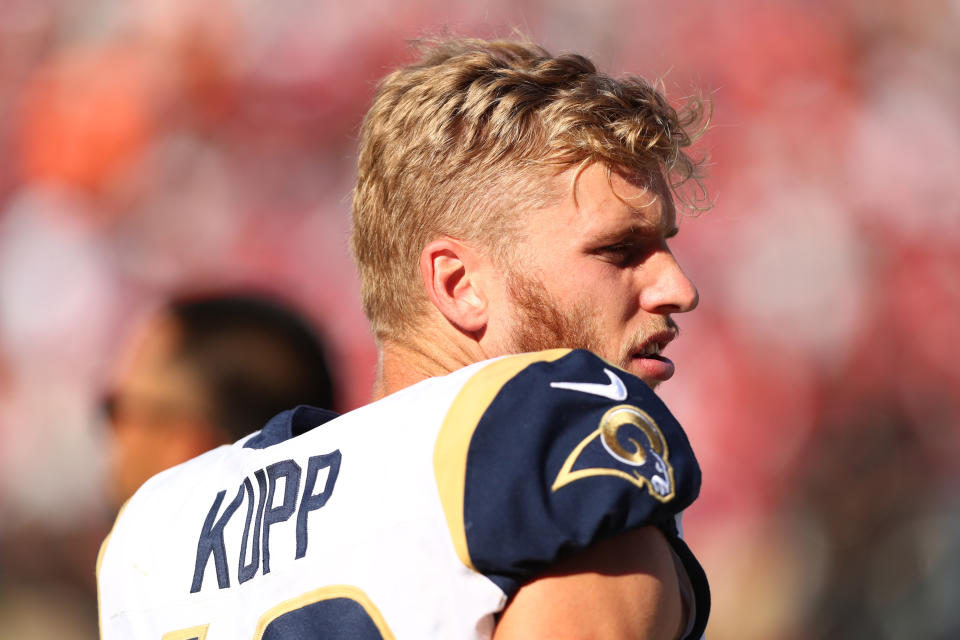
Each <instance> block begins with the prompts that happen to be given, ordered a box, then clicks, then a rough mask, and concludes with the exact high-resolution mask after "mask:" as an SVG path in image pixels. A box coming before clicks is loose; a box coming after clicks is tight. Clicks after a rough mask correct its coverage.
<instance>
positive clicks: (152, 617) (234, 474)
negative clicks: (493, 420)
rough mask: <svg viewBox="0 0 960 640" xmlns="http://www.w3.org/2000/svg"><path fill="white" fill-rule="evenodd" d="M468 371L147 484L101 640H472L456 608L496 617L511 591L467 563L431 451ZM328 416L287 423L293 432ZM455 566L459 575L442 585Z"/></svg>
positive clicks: (133, 512) (117, 555)
mask: <svg viewBox="0 0 960 640" xmlns="http://www.w3.org/2000/svg"><path fill="white" fill-rule="evenodd" d="M463 375H469V373H468V372H463ZM459 377H460V376H451V377H447V378H439V379H434V380H430V381H427V382H426V383H424V384H425V385H426V386H428V387H429V389H411V390H406V392H402V393H399V394H394V395H393V396H390V397H389V398H386V399H384V400H382V401H380V402H378V403H374V404H372V405H368V406H367V407H364V408H362V409H359V410H357V411H354V412H352V413H349V414H346V415H344V416H341V417H339V418H336V419H334V420H330V421H329V422H326V423H324V424H322V426H319V427H317V428H313V429H310V430H309V431H307V432H306V433H304V434H302V435H300V436H298V437H295V438H291V439H286V440H281V438H282V436H281V437H276V436H275V435H274V434H269V433H268V432H269V431H270V429H269V428H267V429H265V430H264V431H263V432H262V433H260V434H255V435H254V436H253V437H252V438H249V439H246V440H242V441H240V442H238V443H236V444H234V445H232V446H229V447H220V448H218V449H216V450H214V451H211V452H209V453H207V454H205V455H203V456H201V457H199V458H196V459H194V460H192V461H190V462H188V463H186V464H184V465H181V466H179V467H176V468H174V469H172V470H170V471H168V472H165V473H162V474H160V475H158V476H156V477H155V478H153V479H152V480H151V481H149V482H148V483H146V484H145V485H144V487H143V488H142V489H141V490H140V491H139V492H138V493H137V495H136V496H135V497H134V498H133V499H132V500H131V501H130V502H129V503H128V505H127V506H126V508H125V509H124V512H123V513H122V515H121V517H120V518H119V519H118V522H117V524H116V526H115V528H114V531H113V532H112V534H111V537H110V538H109V539H108V540H107V542H106V543H105V545H104V550H103V552H102V556H103V557H102V562H101V567H100V582H101V585H109V588H104V587H103V586H101V594H100V598H101V626H102V632H103V636H104V637H105V638H140V637H143V638H147V637H153V638H161V637H164V638H194V637H199V638H203V637H204V634H206V635H205V637H206V638H207V640H217V639H218V638H244V637H251V638H253V637H260V636H259V635H255V634H258V633H262V632H263V630H264V628H265V627H268V626H270V624H271V622H273V627H274V628H276V629H279V628H280V627H283V626H287V627H289V626H290V625H293V626H292V628H293V629H300V628H303V629H313V628H314V626H315V625H317V624H320V625H322V624H323V621H324V620H327V619H330V618H333V619H337V620H339V622H338V624H341V625H342V624H343V620H345V619H346V618H350V619H354V620H355V621H354V622H353V623H351V624H353V626H355V627H356V628H357V630H358V631H360V630H363V629H367V631H368V633H366V634H364V635H358V636H357V637H362V638H366V637H371V638H373V637H381V636H389V635H390V634H391V633H396V634H399V635H400V636H402V637H428V636H433V637H451V638H452V637H465V632H467V633H468V634H469V633H470V631H471V627H472V626H473V627H475V626H476V624H482V621H480V620H474V621H468V620H465V619H464V613H466V612H464V611H460V610H458V608H459V607H458V606H457V603H465V602H466V603H471V602H477V601H478V599H479V600H480V601H481V602H482V601H486V605H488V606H493V607H497V605H498V603H500V604H502V602H501V600H502V599H503V594H502V593H501V592H500V590H499V589H497V588H496V587H495V586H494V585H493V584H492V583H490V582H489V581H488V580H486V579H485V578H484V577H483V576H480V575H479V574H471V573H470V572H469V571H468V570H467V569H466V568H465V567H464V566H463V565H462V564H461V563H460V561H459V559H458V558H457V555H456V553H455V552H454V550H453V547H452V545H451V544H450V542H449V534H448V533H447V526H446V523H445V520H444V514H443V511H442V507H441V505H440V501H439V499H438V497H437V491H436V488H435V487H436V481H435V479H434V471H433V460H432V458H433V448H434V441H435V440H436V436H437V430H438V428H439V426H440V424H441V422H442V418H443V415H444V413H445V412H446V410H447V408H448V406H449V404H450V402H451V401H452V400H453V395H454V394H455V392H456V390H457V388H458V386H459ZM324 418H325V416H322V415H320V414H319V413H317V412H315V411H313V410H311V409H310V408H306V407H304V408H300V409H298V413H297V414H296V415H294V416H290V415H289V414H288V415H287V416H285V419H288V420H289V419H292V420H293V421H294V425H293V426H294V429H296V428H297V427H298V426H301V425H303V424H304V422H305V421H306V424H308V425H309V426H313V425H316V424H319V423H320V422H322V421H323V419H324ZM311 422H312V424H310V423H311ZM271 426H280V427H282V425H275V424H273V423H272V425H271ZM277 430H278V431H282V428H281V429H277ZM258 440H259V442H258ZM251 445H252V446H251ZM254 447H262V448H254ZM145 550H146V552H145ZM451 572H454V573H455V574H459V576H460V578H461V579H458V580H456V581H451V580H449V578H446V577H444V578H441V576H449V575H450V574H451ZM441 585H442V588H438V587H439V586H441ZM460 590H465V591H460ZM458 591H460V592H458ZM484 608H485V607H484V606H481V607H480V608H479V609H478V610H479V611H482V610H483V609H484ZM426 610H428V611H435V612H449V613H450V615H449V616H444V615H434V616H431V617H430V618H429V620H427V619H425V617H424V616H422V615H417V612H420V611H426ZM331 614H333V615H331ZM384 616H386V617H384ZM385 619H389V620H390V624H389V628H390V629H392V632H391V631H389V630H388V629H387V625H386V623H385V622H384V620H385ZM423 622H427V623H428V625H429V626H428V628H423V627H422V623H423ZM448 624H449V625H454V626H455V627H457V628H450V627H448V626H447V625H448ZM488 624H491V625H492V621H488ZM171 632H177V633H173V634H172V635H164V634H169V633H171ZM424 634H426V635H424ZM267 637H269V634H268V636H267ZM291 637H293V636H291ZM466 637H469V635H467V636H466Z"/></svg>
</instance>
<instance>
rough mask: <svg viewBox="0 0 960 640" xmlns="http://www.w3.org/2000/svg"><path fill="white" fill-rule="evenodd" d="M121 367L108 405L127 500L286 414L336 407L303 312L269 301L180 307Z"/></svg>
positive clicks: (220, 298)
mask: <svg viewBox="0 0 960 640" xmlns="http://www.w3.org/2000/svg"><path fill="white" fill-rule="evenodd" d="M119 365H120V366H119V367H118V371H117V375H116V376H115V379H114V382H113V386H112V388H111V390H110V392H109V393H108V395H107V398H106V402H105V405H106V407H105V408H106V409H107V417H108V419H109V421H110V424H111V426H112V432H113V434H114V439H113V443H114V447H113V460H112V468H111V485H112V486H111V492H112V493H113V497H114V498H115V499H116V500H118V501H123V500H125V499H126V498H128V497H129V496H130V495H131V494H132V493H133V492H134V491H135V490H136V489H137V487H139V486H140V485H141V484H142V483H143V482H144V481H145V480H146V479H147V478H149V477H150V476H152V475H154V474H155V473H157V472H159V471H162V470H163V469H166V468H168V467H170V466H173V465H175V464H179V463H180V462H183V461H185V460H188V459H190V458H192V457H194V456H196V455H199V454H200V453H203V452H204V451H207V450H209V449H211V448H213V447H216V446H218V445H221V444H226V443H230V442H233V441H235V440H237V439H239V438H241V437H243V436H245V435H247V434H249V433H251V432H252V431H254V430H256V429H258V428H260V427H261V426H263V424H264V423H266V421H267V420H269V419H270V418H271V417H272V416H273V415H275V414H276V413H279V412H280V411H283V410H284V409H289V408H291V407H293V406H295V405H297V404H313V405H317V406H321V407H327V408H332V406H333V405H334V399H335V398H334V386H333V380H332V376H331V372H330V370H329V368H328V364H327V359H326V355H325V353H324V348H323V345H322V344H321V342H320V341H319V339H318V338H317V337H316V336H315V335H314V333H313V331H312V330H311V329H310V328H309V327H308V325H307V324H306V323H305V321H304V320H303V319H301V318H300V317H299V316H298V315H297V314H296V313H295V312H294V311H292V310H291V309H288V308H287V307H285V306H283V305H281V304H279V303H277V302H274V301H271V300H267V299H264V298H261V297H255V296H249V295H233V294H225V295H213V296H202V297H194V296H191V297H184V298H178V299H175V300H172V301H171V302H169V303H168V304H167V305H166V306H164V307H163V308H162V309H161V310H160V311H159V312H158V313H155V314H153V315H152V316H151V317H150V318H149V319H148V320H147V321H146V323H145V324H144V325H143V326H142V327H140V330H139V332H138V334H137V335H136V336H135V338H134V339H133V340H131V341H130V342H129V343H128V344H127V345H126V348H125V350H124V353H123V354H121V361H120V363H119Z"/></svg>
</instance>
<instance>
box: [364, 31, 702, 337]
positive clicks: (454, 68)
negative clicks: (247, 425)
mask: <svg viewBox="0 0 960 640" xmlns="http://www.w3.org/2000/svg"><path fill="white" fill-rule="evenodd" d="M420 46H421V57H420V59H419V60H418V61H417V62H414V63H413V64H410V65H409V66H406V67H403V68H401V69H398V70H396V71H394V72H393V73H391V74H389V75H388V76H386V77H385V78H384V79H383V80H382V81H381V82H380V85H379V88H378V91H377V94H376V97H375V98H374V101H373V105H372V106H371V108H370V110H369V112H368V113H367V115H366V117H365V118H364V121H363V125H362V127H361V130H360V151H359V159H358V167H357V183H356V187H355V188H354V192H353V233H352V236H351V242H350V244H351V249H352V251H353V255H354V258H355V260H356V262H357V266H358V269H359V273H360V285H361V295H362V299H363V306H364V310H365V311H366V314H367V317H368V318H369V319H370V323H371V327H372V329H373V333H374V336H375V337H376V338H377V340H378V341H382V340H385V339H393V340H403V339H405V337H408V336H409V333H410V332H411V331H412V330H415V329H416V326H417V320H418V318H419V317H421V314H422V313H423V310H424V305H425V304H426V302H427V298H426V294H425V292H424V290H423V285H422V283H421V281H420V272H419V257H420V252H421V251H422V249H423V247H424V246H425V245H426V244H427V243H428V242H430V241H431V240H432V239H434V238H436V237H439V236H441V235H448V236H451V237H455V238H459V239H461V240H464V241H468V242H475V243H480V244H481V245H482V246H485V247H487V248H488V249H489V250H490V251H491V252H492V253H493V255H494V256H495V257H496V258H498V259H506V258H507V257H508V256H509V254H510V244H511V243H510V242H509V241H506V242H505V239H508V238H509V234H511V233H514V232H515V231H516V229H517V228H518V225H519V224H520V223H521V222H522V220H523V212H524V211H530V210H533V209H536V208H539V207H543V206H546V205H548V204H550V203H551V202H552V201H554V200H555V199H557V198H558V197H559V195H560V194H558V193H555V192H554V191H555V189H553V188H552V187H551V186H550V181H549V180H548V178H549V177H550V176H552V175H556V174H559V173H561V172H562V171H564V170H566V169H568V168H571V167H575V166H578V165H579V166H581V167H583V166H587V165H589V164H591V163H594V162H601V163H603V164H605V165H606V166H607V168H608V170H611V169H612V170H616V171H622V172H625V173H628V174H635V173H642V174H649V173H651V172H662V173H663V175H665V176H667V178H668V182H669V184H670V187H671V191H672V192H673V193H674V196H675V198H676V199H677V200H678V201H680V202H681V203H682V204H686V205H687V207H688V208H689V209H694V210H701V209H703V208H705V207H703V206H701V203H703V202H705V192H704V190H703V183H702V181H701V174H700V167H701V163H698V162H696V161H694V160H693V159H691V157H690V156H689V155H688V154H687V153H686V152H685V151H684V149H685V148H687V147H689V146H690V145H691V144H692V142H693V141H694V140H695V139H696V137H698V136H699V134H700V133H701V132H702V131H703V129H704V128H705V127H706V122H707V120H708V119H709V115H708V113H707V109H706V108H705V105H706V104H707V103H705V102H704V101H703V100H700V99H698V98H693V99H691V100H690V101H689V102H688V104H687V105H686V107H685V108H684V109H683V110H682V111H681V112H678V111H677V110H675V109H674V108H673V107H672V106H671V105H670V104H669V102H668V101H667V99H666V98H665V96H664V94H663V92H662V91H658V90H657V89H656V88H654V87H653V86H651V85H650V84H649V83H647V82H646V81H645V80H643V79H641V78H635V77H627V78H622V79H614V78H611V77H609V76H607V75H605V74H602V73H600V72H598V71H597V69H596V67H594V65H593V63H592V62H590V60H588V59H587V58H585V57H583V56H580V55H575V54H566V55H560V56H552V55H550V54H549V53H547V52H546V51H545V50H544V49H542V48H540V47H539V46H536V45H534V44H529V43H524V42H514V41H484V40H477V39H467V38H464V39H443V40H432V41H428V42H421V43H420ZM687 183H690V184H692V185H693V186H694V187H695V189H694V190H693V192H694V197H693V198H690V197H688V191H686V190H683V191H681V190H680V187H681V185H684V184H687Z"/></svg>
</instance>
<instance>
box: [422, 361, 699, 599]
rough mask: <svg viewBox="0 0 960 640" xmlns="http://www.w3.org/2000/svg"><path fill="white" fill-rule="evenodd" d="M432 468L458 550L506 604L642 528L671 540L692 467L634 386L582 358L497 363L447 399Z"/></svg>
mask: <svg viewBox="0 0 960 640" xmlns="http://www.w3.org/2000/svg"><path fill="white" fill-rule="evenodd" d="M434 470H435V474H436V478H437V483H438V488H439V491H440V494H441V501H442V503H443V507H444V512H445V515H446V518H447V524H448V527H449V529H450V534H451V537H452V539H453V542H454V546H455V547H456V549H457V553H458V554H459V556H460V559H461V560H462V561H463V562H464V564H465V565H466V566H468V567H470V568H472V569H474V570H476V571H478V572H480V573H482V574H484V575H486V576H487V577H488V578H489V579H491V580H492V581H494V582H495V583H496V584H497V585H498V586H500V588H501V589H503V590H504V592H505V593H506V594H507V595H508V596H512V595H513V593H515V592H516V590H517V589H518V588H519V587H520V585H522V584H523V583H524V582H526V581H528V580H529V579H531V578H532V577H534V576H535V575H536V574H538V573H539V572H541V571H543V570H544V569H545V568H546V567H548V566H550V565H551V564H553V563H554V562H555V561H556V560H557V559H558V558H559V557H561V556H563V555H564V554H567V553H570V552H572V551H575V550H577V549H582V548H585V547H588V546H590V545H591V544H593V543H595V542H598V541H600V540H602V539H605V538H609V537H612V536H615V535H617V534H619V533H622V532H625V531H628V530H631V529H636V528H639V527H642V526H646V525H653V526H658V527H660V528H661V529H662V530H663V531H664V532H665V533H666V534H667V535H668V537H672V538H675V539H678V532H677V530H676V524H675V523H676V519H677V518H676V517H677V515H678V514H679V513H680V512H681V511H682V510H683V509H685V508H686V507H687V506H689V505H690V504H691V503H692V502H693V501H694V500H695V499H696V497H697V494H698V493H699V489H700V468H699V466H698V464H697V461H696V458H695V457H694V454H693V451H692V450H691V448H690V443H689V442H688V440H687V437H686V435H685V434H684V432H683V430H682V429H681V427H680V425H679V424H678V423H677V421H676V419H674V417H673V416H672V415H671V413H670V411H669V410H668V409H667V407H666V406H665V405H664V404H663V402H661V401H660V399H659V398H658V397H657V396H656V395H655V394H654V393H653V391H652V390H651V389H650V388H649V387H648V386H647V385H646V384H645V383H644V382H643V381H642V380H640V379H638V378H636V377H634V376H632V375H630V374H629V373H627V372H625V371H623V370H621V369H618V368H617V367H615V366H613V365H611V364H609V363H608V362H606V361H604V360H602V359H600V358H598V357H597V356H595V355H593V354H591V353H589V352H587V351H580V350H577V351H569V350H554V351H546V352H540V353H536V354H522V355H518V356H511V357H507V358H503V359H500V360H496V361H494V362H493V363H491V364H489V365H487V366H486V367H484V368H483V369H481V370H480V371H479V372H478V373H476V374H474V375H473V376H472V378H471V379H470V380H469V382H467V384H466V385H464V387H463V388H462V389H461V390H460V392H459V394H458V395H457V397H456V398H455V400H454V402H453V404H452V405H451V408H450V410H449V412H448V413H447V416H446V419H445V421H444V424H443V426H442V427H441V431H440V434H439V437H438V440H437V445H436V448H435V450H434Z"/></svg>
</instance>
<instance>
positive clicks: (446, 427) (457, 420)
mask: <svg viewBox="0 0 960 640" xmlns="http://www.w3.org/2000/svg"><path fill="white" fill-rule="evenodd" d="M568 353H570V349H551V350H549V351H539V352H536V353H524V354H520V355H515V356H509V357H506V358H501V359H500V360H496V361H494V362H491V363H490V364H488V365H487V366H485V367H483V368H482V369H480V371H478V372H477V373H475V374H474V375H473V377H471V378H470V380H468V381H467V383H466V384H465V385H464V386H463V388H462V389H460V392H459V393H458V394H457V397H456V398H454V400H453V404H452V405H451V406H450V410H449V411H448V412H447V416H446V418H444V420H443V425H441V427H440V433H439V435H438V436H437V442H436V445H435V446H434V449H433V471H434V475H435V477H436V479H437V489H438V491H439V492H440V502H441V503H442V504H443V512H444V515H445V516H446V519H447V527H448V529H449V531H450V538H451V539H452V540H453V546H454V548H455V549H456V551H457V556H458V557H459V558H460V561H461V562H463V564H464V565H465V566H467V567H468V568H470V569H473V570H476V567H474V566H473V562H472V561H471V559H470V549H469V547H468V545H467V532H466V529H465V526H464V514H463V506H464V505H463V498H464V491H465V490H466V484H467V452H468V451H469V449H470V441H471V440H472V439H473V433H474V431H475V430H476V428H477V425H478V424H479V423H480V419H481V418H482V417H483V414H484V413H486V411H487V408H488V407H489V406H490V404H491V403H492V402H493V399H494V398H496V396H497V394H498V393H500V389H502V388H503V385H505V384H506V383H507V382H509V381H510V380H511V379H512V378H513V377H514V376H516V375H517V374H518V373H520V371H522V370H523V369H525V368H527V367H528V366H530V365H531V364H533V363H535V362H553V361H554V360H558V359H560V358H562V357H563V356H565V355H567V354H568Z"/></svg>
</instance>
